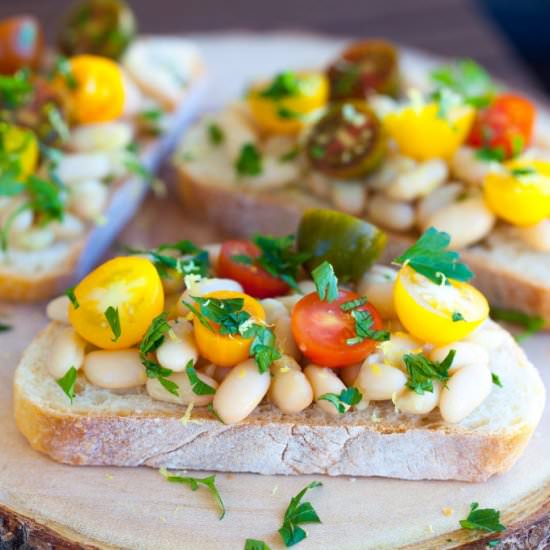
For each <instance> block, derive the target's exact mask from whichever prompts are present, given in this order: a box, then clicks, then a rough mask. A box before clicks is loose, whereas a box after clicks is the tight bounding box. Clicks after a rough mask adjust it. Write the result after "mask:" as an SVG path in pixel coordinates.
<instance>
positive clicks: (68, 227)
mask: <svg viewBox="0 0 550 550" xmlns="http://www.w3.org/2000/svg"><path fill="white" fill-rule="evenodd" d="M49 227H50V228H51V230H52V231H53V233H54V235H55V237H56V239H74V238H75V237H79V236H80V235H82V233H83V232H84V224H83V223H82V222H81V221H80V220H79V219H78V218H77V217H76V216H73V215H72V214H71V213H69V212H65V214H64V216H63V220H61V221H54V222H52V223H51V224H50V226H49Z"/></svg>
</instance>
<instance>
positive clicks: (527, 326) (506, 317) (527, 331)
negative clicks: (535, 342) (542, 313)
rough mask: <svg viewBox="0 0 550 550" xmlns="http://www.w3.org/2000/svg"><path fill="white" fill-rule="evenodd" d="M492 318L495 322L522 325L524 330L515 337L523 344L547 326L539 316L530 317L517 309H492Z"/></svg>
mask: <svg viewBox="0 0 550 550" xmlns="http://www.w3.org/2000/svg"><path fill="white" fill-rule="evenodd" d="M490 315H491V318H492V319H494V320H495V321H506V322H508V323H515V324H516V325H520V326H521V327H522V328H523V329H524V330H523V331H522V332H520V333H519V334H517V335H516V336H515V338H516V341H518V342H521V341H523V340H525V339H526V338H529V337H531V336H533V335H534V334H536V333H537V332H539V331H541V330H542V329H543V328H544V325H545V324H546V323H545V321H544V319H543V318H542V317H539V316H538V315H528V314H527V313H523V312H522V311H517V310H515V309H504V308H499V307H491V313H490Z"/></svg>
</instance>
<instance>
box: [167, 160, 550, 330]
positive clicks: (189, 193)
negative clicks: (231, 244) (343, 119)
mask: <svg viewBox="0 0 550 550" xmlns="http://www.w3.org/2000/svg"><path fill="white" fill-rule="evenodd" d="M189 166H190V165H187V164H186V163H185V162H181V161H179V160H176V161H175V162H173V170H172V174H173V177H172V179H173V180H174V182H175V186H176V189H177V191H178V194H179V196H180V198H181V200H182V202H183V204H184V207H185V208H186V210H187V211H188V214H189V215H190V216H194V217H198V218H200V219H201V220H205V221H206V222H207V223H210V224H212V225H213V226H215V227H217V228H219V229H220V230H221V231H222V232H224V233H225V234H227V235H231V236H234V237H250V236H251V235H254V234H256V233H264V234H271V235H288V234H290V233H295V232H296V230H297V228H298V224H299V223H300V219H301V217H302V214H303V213H304V211H305V210H307V209H308V208H318V207H321V208H334V206H333V205H331V204H329V203H328V202H327V201H323V199H320V198H318V197H315V196H313V195H310V194H307V193H306V192H304V191H302V190H300V189H298V188H293V189H290V188H284V189H279V190H273V191H270V192H269V194H268V193H262V192H253V191H248V190H247V191H246V192H243V191H242V190H241V189H239V188H238V187H237V186H235V185H232V186H228V185H223V184H221V183H220V182H212V181H203V180H199V179H198V178H197V176H196V174H195V173H194V172H193V171H192V170H191V169H190V168H189ZM386 233H388V237H389V239H388V246H387V247H386V250H385V251H384V255H383V257H382V258H381V259H380V260H381V261H382V262H390V261H391V260H393V259H394V258H395V257H397V256H398V255H399V254H400V253H401V252H403V251H404V250H405V249H406V248H408V247H409V246H410V245H412V244H413V243H414V242H415V241H416V239H417V237H415V236H413V235H412V234H409V235H407V234H398V233H393V234H392V233H389V232H386ZM461 257H462V259H463V260H464V261H465V262H466V263H467V264H468V265H469V266H470V267H471V268H472V270H473V272H474V273H475V279H474V281H473V282H474V285H475V286H476V287H477V288H479V289H480V290H481V292H483V294H485V296H486V297H487V299H488V300H489V302H490V304H491V305H492V306H496V307H502V308H510V309H517V310H520V311H523V312H525V313H527V314H529V315H536V316H540V317H542V318H543V319H544V320H545V322H546V325H547V326H548V325H550V254H548V253H545V252H537V251H532V250H528V249H527V248H526V247H525V245H524V244H523V243H522V241H521V240H520V239H519V238H518V237H517V236H516V235H514V230H513V229H512V228H505V227H497V228H496V229H495V230H493V232H492V234H491V235H490V236H489V238H488V239H487V240H486V241H485V242H483V243H480V244H477V245H475V246H471V247H469V248H467V249H465V250H461Z"/></svg>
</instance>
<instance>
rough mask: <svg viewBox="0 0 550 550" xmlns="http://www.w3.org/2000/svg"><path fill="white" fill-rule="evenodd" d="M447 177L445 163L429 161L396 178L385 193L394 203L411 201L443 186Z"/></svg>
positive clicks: (447, 170)
mask: <svg viewBox="0 0 550 550" xmlns="http://www.w3.org/2000/svg"><path fill="white" fill-rule="evenodd" d="M448 175H449V169H448V168H447V164H446V163H445V161H443V160H442V159H430V160H427V161H425V162H422V163H419V164H417V165H416V166H415V167H414V168H413V169H412V170H409V171H407V172H404V173H402V174H400V175H399V176H397V178H396V179H395V181H394V182H393V183H392V184H391V185H389V186H388V187H387V188H386V189H385V193H386V195H387V196H388V197H389V198H390V199H393V200H396V201H407V202H409V201H413V200H415V199H418V198H420V197H425V196H426V195H428V194H430V193H431V192H432V191H434V190H435V189H437V188H438V187H439V186H441V185H443V183H445V180H446V179H447V177H448Z"/></svg>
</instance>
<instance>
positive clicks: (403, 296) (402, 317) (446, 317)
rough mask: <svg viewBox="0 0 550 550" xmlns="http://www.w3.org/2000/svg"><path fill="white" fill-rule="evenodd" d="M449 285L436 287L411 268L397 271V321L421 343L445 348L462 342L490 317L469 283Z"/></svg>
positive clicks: (484, 301)
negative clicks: (447, 345)
mask: <svg viewBox="0 0 550 550" xmlns="http://www.w3.org/2000/svg"><path fill="white" fill-rule="evenodd" d="M449 283H450V284H449V285H437V284H435V283H433V282H432V281H430V280H429V279H427V278H426V277H424V276H423V275H420V274H419V273H417V272H416V271H414V270H413V269H412V268H410V267H403V268H401V270H400V271H399V274H398V276H397V281H396V283H395V290H394V304H395V309H396V312H397V317H398V318H399V321H401V324H402V325H403V326H404V327H405V328H406V329H407V331H408V332H409V333H410V334H412V335H413V336H414V337H416V338H418V339H419V340H422V341H423V342H430V343H432V344H437V345H444V344H450V343H451V342H455V341H457V340H461V339H462V338H464V337H465V336H467V335H468V334H470V332H472V331H473V330H474V329H476V328H477V327H478V326H479V325H480V324H481V323H482V322H483V321H484V320H485V319H487V317H488V316H489V304H488V303H487V300H486V299H485V296H483V294H481V292H479V291H478V290H476V289H475V288H474V287H473V286H471V285H469V284H468V283H462V282H459V281H452V280H451V281H449ZM453 316H454V318H455V320H453ZM460 317H462V319H460Z"/></svg>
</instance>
